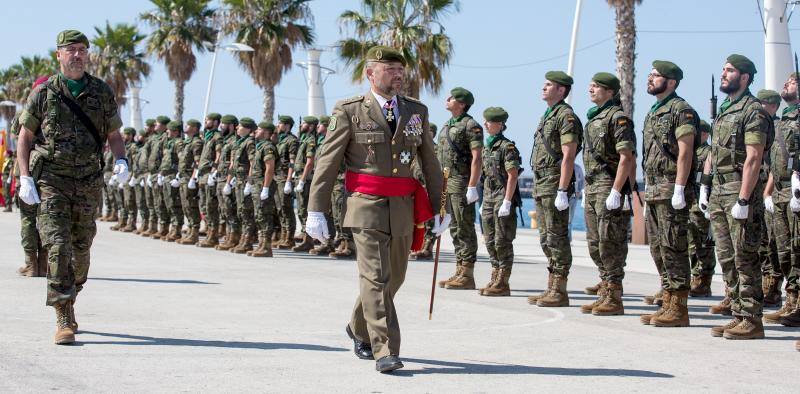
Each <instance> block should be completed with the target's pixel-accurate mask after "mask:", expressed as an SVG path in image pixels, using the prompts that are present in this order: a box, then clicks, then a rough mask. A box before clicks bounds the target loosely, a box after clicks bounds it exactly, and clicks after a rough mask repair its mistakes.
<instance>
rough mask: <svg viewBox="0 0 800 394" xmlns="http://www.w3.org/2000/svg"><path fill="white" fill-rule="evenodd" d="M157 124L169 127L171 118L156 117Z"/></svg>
mask: <svg viewBox="0 0 800 394" xmlns="http://www.w3.org/2000/svg"><path fill="white" fill-rule="evenodd" d="M156 122H158V123H159V124H163V125H167V124H169V117H168V116H164V115H161V116H156Z"/></svg>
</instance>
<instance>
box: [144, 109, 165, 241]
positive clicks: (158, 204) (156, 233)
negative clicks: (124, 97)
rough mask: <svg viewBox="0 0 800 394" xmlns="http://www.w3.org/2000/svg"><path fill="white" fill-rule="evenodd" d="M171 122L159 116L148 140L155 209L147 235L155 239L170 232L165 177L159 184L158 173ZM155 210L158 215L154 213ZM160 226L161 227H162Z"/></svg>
mask: <svg viewBox="0 0 800 394" xmlns="http://www.w3.org/2000/svg"><path fill="white" fill-rule="evenodd" d="M169 122H170V119H169V118H168V117H166V116H159V117H157V118H156V126H155V130H154V133H153V135H152V136H151V137H150V138H148V140H147V141H148V143H149V144H150V146H149V147H148V148H147V151H148V157H147V168H148V169H149V170H150V176H149V177H148V179H147V185H148V186H150V189H151V191H152V194H153V209H152V210H151V211H150V212H151V215H150V232H149V233H147V234H146V236H150V237H152V238H155V239H160V238H161V237H166V236H167V234H168V233H169V223H170V214H169V209H168V208H167V205H166V203H165V202H164V187H163V183H164V181H163V179H162V181H161V184H158V179H159V176H158V175H159V174H160V173H161V159H162V155H163V153H164V152H163V149H164V142H165V141H166V140H167V139H168V133H167V132H166V131H167V125H168V124H169ZM153 212H155V213H156V215H153V214H152V213H153ZM159 226H160V227H161V228H160V229H159Z"/></svg>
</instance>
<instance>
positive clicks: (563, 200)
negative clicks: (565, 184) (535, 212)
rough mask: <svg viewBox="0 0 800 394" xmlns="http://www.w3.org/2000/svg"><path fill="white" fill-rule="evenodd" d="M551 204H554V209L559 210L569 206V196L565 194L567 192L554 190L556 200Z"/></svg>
mask: <svg viewBox="0 0 800 394" xmlns="http://www.w3.org/2000/svg"><path fill="white" fill-rule="evenodd" d="M553 205H555V206H556V209H558V210H559V211H563V210H565V209H567V208H569V197H568V196H567V192H565V191H563V190H559V191H558V192H556V201H555V203H554V204H553Z"/></svg>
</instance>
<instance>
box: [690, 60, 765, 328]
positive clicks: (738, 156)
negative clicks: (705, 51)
mask: <svg viewBox="0 0 800 394" xmlns="http://www.w3.org/2000/svg"><path fill="white" fill-rule="evenodd" d="M755 73H756V67H755V64H753V62H752V61H750V59H748V58H746V57H744V56H742V55H736V54H734V55H731V56H729V57H728V59H727V61H726V63H725V65H724V66H723V69H722V77H721V81H720V90H721V91H722V92H723V93H727V95H728V97H726V98H725V100H724V101H723V102H722V105H721V106H720V111H719V114H718V115H717V118H716V119H715V120H714V128H713V131H712V134H711V135H712V138H711V154H710V155H709V158H708V159H707V160H706V166H705V169H704V174H707V175H704V176H703V181H702V184H703V186H702V187H701V189H700V199H699V203H700V208H703V209H704V210H705V209H706V208H707V209H708V211H709V213H710V214H711V222H712V226H713V231H714V240H715V242H716V247H717V252H718V253H717V258H718V259H719V262H720V265H721V266H722V273H723V278H724V279H725V283H726V284H727V286H728V291H729V294H728V295H727V297H726V299H728V300H729V301H727V302H728V303H729V306H727V305H725V300H723V303H722V304H721V305H717V306H715V307H712V309H713V308H717V309H722V308H730V311H731V313H732V314H733V319H732V320H731V321H730V322H729V323H728V324H726V325H724V326H719V327H714V328H712V329H711V335H712V336H715V337H725V338H727V339H759V338H764V325H763V323H762V321H761V317H762V316H761V315H762V302H763V299H764V295H763V293H762V290H761V269H760V266H759V264H758V246H759V243H760V241H761V226H762V224H763V216H764V201H763V194H762V193H763V191H764V184H763V183H762V181H761V179H760V177H759V170H760V167H761V162H762V157H763V153H764V151H765V150H767V149H769V148H770V146H771V143H772V138H774V130H773V124H772V121H771V120H770V117H769V114H767V113H766V111H764V109H763V107H762V106H761V104H760V103H759V102H758V100H757V99H756V98H755V97H753V95H752V94H750V90H749V89H748V87H749V86H750V84H751V83H752V81H753V76H754V75H755ZM712 170H713V172H712ZM712 184H713V188H712ZM709 194H710V201H709V197H708V196H709ZM709 202H710V203H709ZM711 312H718V311H714V310H712V311H711Z"/></svg>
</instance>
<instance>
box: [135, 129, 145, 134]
mask: <svg viewBox="0 0 800 394" xmlns="http://www.w3.org/2000/svg"><path fill="white" fill-rule="evenodd" d="M136 134H138V135H145V134H147V131H146V130H145V129H141V130H139V131H137V132H136Z"/></svg>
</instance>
